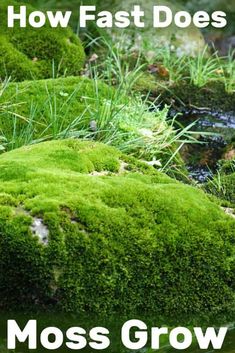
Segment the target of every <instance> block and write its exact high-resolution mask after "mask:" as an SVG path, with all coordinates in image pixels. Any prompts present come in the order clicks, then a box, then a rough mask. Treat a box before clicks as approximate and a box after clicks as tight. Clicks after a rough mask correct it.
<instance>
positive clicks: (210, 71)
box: [188, 46, 220, 88]
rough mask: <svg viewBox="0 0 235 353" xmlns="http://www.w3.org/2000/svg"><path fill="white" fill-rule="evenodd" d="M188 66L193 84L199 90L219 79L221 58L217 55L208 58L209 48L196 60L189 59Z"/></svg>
mask: <svg viewBox="0 0 235 353" xmlns="http://www.w3.org/2000/svg"><path fill="white" fill-rule="evenodd" d="M188 65H189V72H190V80H191V83H193V84H194V85H195V86H197V87H199V88H201V87H204V86H205V85H206V84H207V83H208V82H210V81H213V80H216V79H218V69H219V68H220V63H219V58H218V55H217V53H215V54H213V55H212V56H208V47H207V46H206V47H205V48H204V50H203V51H202V52H201V53H199V54H198V56H197V57H196V58H189V61H188Z"/></svg>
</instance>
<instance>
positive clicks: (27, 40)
mask: <svg viewBox="0 0 235 353" xmlns="http://www.w3.org/2000/svg"><path fill="white" fill-rule="evenodd" d="M8 5H13V6H14V8H15V11H19V8H20V5H23V4H22V3H20V2H14V1H13V2H12V1H8V0H4V1H1V4H0V20H1V28H0V38H1V41H0V42H1V44H0V49H1V51H0V78H1V79H4V78H5V77H6V76H11V77H12V79H15V80H17V81H23V80H26V79H32V78H48V77H52V76H58V75H78V74H79V72H80V70H81V68H82V66H83V63H84V59H85V55H84V50H83V48H82V45H81V42H80V40H79V39H78V37H77V36H76V35H75V34H73V32H72V30H71V29H69V28H66V29H65V28H60V27H58V28H51V27H50V26H49V24H47V25H46V26H43V27H41V28H33V27H30V26H28V27H26V28H20V27H19V24H16V25H15V27H14V28H8V26H7V6H8ZM32 11H34V9H33V8H32V7H31V6H30V5H27V13H30V12H32Z"/></svg>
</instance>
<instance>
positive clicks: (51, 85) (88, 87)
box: [0, 77, 113, 147]
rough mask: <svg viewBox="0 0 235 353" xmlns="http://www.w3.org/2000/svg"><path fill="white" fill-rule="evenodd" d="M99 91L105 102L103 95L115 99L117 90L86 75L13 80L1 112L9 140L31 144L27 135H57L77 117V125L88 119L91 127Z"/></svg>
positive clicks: (1, 127) (0, 100)
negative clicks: (89, 109)
mask: <svg viewBox="0 0 235 353" xmlns="http://www.w3.org/2000/svg"><path fill="white" fill-rule="evenodd" d="M97 92H98V93H97ZM97 94H98V97H99V105H101V104H102V100H103V99H105V98H106V99H111V97H112V94H113V90H111V89H110V88H109V87H108V86H106V85H105V84H103V83H101V82H99V83H95V82H93V81H91V80H89V79H87V78H82V77H67V78H58V79H48V80H36V81H25V82H20V83H11V84H9V85H8V86H7V88H6V89H5V91H4V93H3V94H2V96H1V97H0V104H3V105H4V106H7V105H8V104H9V107H8V108H7V109H5V111H3V112H2V114H1V116H0V130H2V134H3V135H4V136H5V137H6V138H7V140H9V141H12V140H14V139H15V140H17V139H19V144H18V146H19V145H22V144H27V140H26V141H25V140H24V139H25V136H30V137H32V139H37V138H42V137H43V138H45V137H46V136H49V135H51V136H53V137H55V138H56V137H57V136H58V134H59V132H61V131H63V129H66V128H67V127H68V126H69V125H70V124H72V123H73V122H74V121H75V120H77V124H76V129H79V128H80V129H82V127H83V124H84V121H85V124H86V126H85V127H86V128H87V127H88V126H89V122H90V116H89V111H88V107H89V106H92V105H94V104H96V103H95V102H96V98H97V97H96V96H97ZM97 99H98V98H97ZM79 117H80V120H79ZM86 117H89V118H88V119H87V120H86V119H85V118H86ZM14 131H16V137H15V138H14ZM21 138H22V139H23V140H21ZM15 142H16V141H15ZM16 145H17V144H16ZM14 147H15V146H14Z"/></svg>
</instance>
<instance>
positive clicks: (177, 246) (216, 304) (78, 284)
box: [0, 140, 235, 317]
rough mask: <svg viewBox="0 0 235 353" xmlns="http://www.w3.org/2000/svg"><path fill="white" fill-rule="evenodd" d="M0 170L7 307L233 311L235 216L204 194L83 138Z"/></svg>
mask: <svg viewBox="0 0 235 353" xmlns="http://www.w3.org/2000/svg"><path fill="white" fill-rule="evenodd" d="M0 171H1V173H0V302H1V307H2V308H9V307H11V309H12V308H14V307H17V309H19V308H21V309H23V308H28V309H29V308H31V307H32V306H34V307H35V306H39V307H43V308H45V307H46V308H48V307H56V308H57V309H58V308H60V309H62V310H65V311H73V312H80V313H81V312H83V311H92V312H95V313H105V312H113V311H117V312H122V313H128V314H130V313H131V312H133V313H134V312H141V313H142V314H143V312H146V311H147V312H151V315H154V314H163V315H170V316H172V315H173V316H175V315H178V316H177V317H179V316H183V315H197V314H201V313H204V314H205V315H208V316H209V315H212V316H213V315H216V314H219V313H222V312H223V313H226V314H228V313H231V312H234V304H235V302H234V280H235V278H234V273H235V271H234V225H235V221H234V220H233V219H232V217H229V216H227V215H225V213H224V212H223V211H221V209H220V208H219V206H217V205H216V204H214V203H213V202H211V201H210V200H209V199H208V197H207V196H206V194H204V193H203V192H202V191H199V190H198V189H196V188H193V187H191V186H185V185H183V184H181V183H179V182H176V181H174V180H172V179H170V178H169V177H167V176H165V175H163V174H161V173H158V172H157V171H155V170H154V169H153V168H151V167H149V166H147V165H145V164H142V163H140V162H137V161H136V160H135V159H133V158H129V157H126V156H124V155H122V154H121V153H120V152H119V151H117V150H116V149H114V148H111V147H108V146H105V145H102V144H97V143H91V142H81V141H79V140H64V141H53V142H47V143H43V144H40V145H35V146H30V147H24V148H21V149H19V150H15V151H12V152H8V153H5V154H3V155H1V156H0ZM35 219H36V220H38V219H39V220H41V222H42V224H43V225H44V226H45V227H46V228H47V229H48V231H49V235H48V244H47V243H42V241H40V240H39V237H38V236H36V235H35V234H33V231H32V227H31V225H32V224H33V223H34V221H35Z"/></svg>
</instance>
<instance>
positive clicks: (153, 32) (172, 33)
mask: <svg viewBox="0 0 235 353" xmlns="http://www.w3.org/2000/svg"><path fill="white" fill-rule="evenodd" d="M134 5H140V6H141V9H143V11H145V28H144V29H142V28H136V27H134V26H132V27H131V28H128V29H125V31H123V30H120V29H114V30H113V31H112V35H113V38H114V43H118V44H119V46H123V48H124V49H126V50H132V51H136V50H140V51H141V52H142V54H144V55H145V54H146V55H149V53H155V55H156V50H157V49H159V48H160V47H164V48H166V47H167V46H168V47H169V48H170V49H171V50H172V51H175V52H176V54H177V55H178V56H182V55H183V54H186V55H192V56H194V55H196V54H197V53H198V52H201V51H202V50H203V49H204V47H205V41H204V38H203V36H202V34H201V32H200V30H198V29H197V28H196V27H195V26H193V25H192V26H190V27H189V28H187V30H185V29H180V28H178V27H176V26H175V25H171V26H170V27H168V28H166V29H160V28H158V29H156V28H153V11H152V7H153V2H152V1H151V0H146V1H143V0H139V1H134V0H121V1H118V0H115V1H112V2H110V1H109V0H107V1H103V2H101V5H100V6H101V7H102V9H105V10H109V11H112V12H113V13H114V12H116V11H119V10H125V11H130V10H132V9H133V6H134ZM161 5H165V6H168V7H170V8H171V9H172V12H173V14H174V13H176V12H177V11H180V10H182V6H179V5H177V3H175V1H174V2H173V1H165V0H164V1H161Z"/></svg>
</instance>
